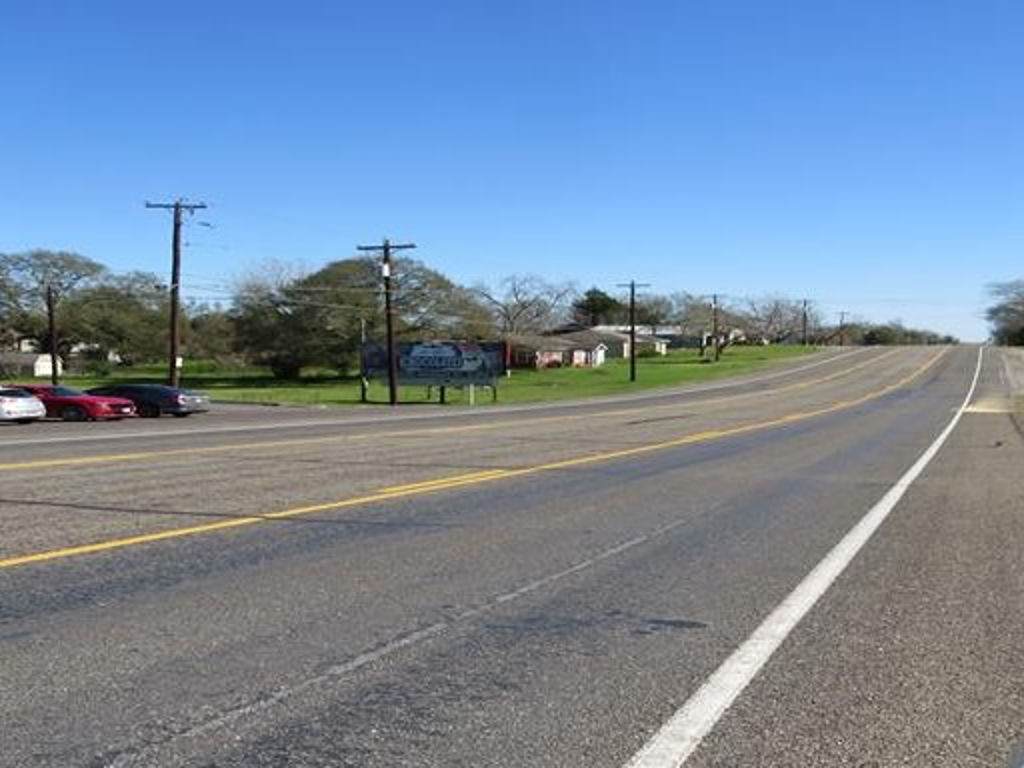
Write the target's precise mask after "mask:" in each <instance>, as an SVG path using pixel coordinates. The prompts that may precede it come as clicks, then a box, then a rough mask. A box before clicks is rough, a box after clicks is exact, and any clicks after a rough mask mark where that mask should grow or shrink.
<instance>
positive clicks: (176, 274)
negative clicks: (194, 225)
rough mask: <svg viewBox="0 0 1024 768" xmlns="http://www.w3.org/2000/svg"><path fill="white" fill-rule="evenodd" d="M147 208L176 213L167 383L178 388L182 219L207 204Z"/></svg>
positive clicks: (158, 204)
mask: <svg viewBox="0 0 1024 768" xmlns="http://www.w3.org/2000/svg"><path fill="white" fill-rule="evenodd" d="M146 207H147V208H163V209H167V210H171V211H173V212H174V227H173V229H172V231H171V297H170V299H171V301H170V318H169V325H170V327H169V329H168V337H169V341H168V349H167V383H168V384H169V385H170V386H172V387H176V386H178V384H179V383H180V382H181V366H180V365H179V357H180V356H181V355H180V353H179V351H178V350H179V347H180V346H181V328H180V323H179V321H178V315H179V314H180V306H181V219H182V212H184V211H188V212H189V214H192V213H195V212H196V211H198V210H201V209H203V208H206V204H205V203H186V202H184V201H183V200H180V199H179V200H175V201H174V202H173V203H150V202H148V201H147V202H146Z"/></svg>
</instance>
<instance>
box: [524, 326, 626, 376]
mask: <svg viewBox="0 0 1024 768" xmlns="http://www.w3.org/2000/svg"><path fill="white" fill-rule="evenodd" d="M508 344H509V358H510V366H511V367H512V368H537V369H540V368H562V367H573V368H596V367H598V366H601V365H604V361H605V357H606V355H607V353H608V347H607V345H605V344H603V343H602V342H601V341H600V340H599V339H592V338H573V337H572V336H571V335H568V334H563V335H560V336H515V337H512V338H509V339H508Z"/></svg>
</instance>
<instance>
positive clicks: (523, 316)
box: [475, 275, 575, 337]
mask: <svg viewBox="0 0 1024 768" xmlns="http://www.w3.org/2000/svg"><path fill="white" fill-rule="evenodd" d="M499 289H500V290H498V291H492V290H490V289H488V288H487V287H486V286H478V287H477V288H476V289H475V291H476V293H477V295H478V296H479V297H480V298H481V299H482V300H483V301H484V303H485V304H486V305H487V306H488V307H489V308H490V311H491V313H492V314H493V316H494V320H495V323H496V324H497V326H498V330H499V332H500V333H501V335H502V336H505V337H507V336H517V335H522V334H527V333H540V332H542V331H545V330H548V329H550V328H552V327H553V326H555V325H557V324H558V323H560V322H562V321H564V320H565V319H566V318H567V317H568V316H569V312H570V309H571V303H572V298H573V295H574V293H575V290H574V289H573V287H572V286H571V285H568V284H563V285H554V284H551V283H547V282H545V281H544V280H542V279H541V278H539V277H536V276H533V275H527V276H523V275H513V276H511V277H507V278H505V279H504V280H503V281H502V283H501V285H500V286H499Z"/></svg>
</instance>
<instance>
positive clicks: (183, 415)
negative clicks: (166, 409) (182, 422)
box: [174, 413, 190, 419]
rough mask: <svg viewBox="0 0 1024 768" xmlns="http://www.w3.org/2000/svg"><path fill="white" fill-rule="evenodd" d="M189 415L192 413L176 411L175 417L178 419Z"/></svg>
mask: <svg viewBox="0 0 1024 768" xmlns="http://www.w3.org/2000/svg"><path fill="white" fill-rule="evenodd" d="M189 415H190V414H187V413H176V414H174V418H176V419H184V418H185V417H186V416H189Z"/></svg>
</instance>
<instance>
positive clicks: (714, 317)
mask: <svg viewBox="0 0 1024 768" xmlns="http://www.w3.org/2000/svg"><path fill="white" fill-rule="evenodd" d="M711 346H712V349H713V350H714V355H715V362H716V363H717V362H718V361H719V360H720V359H721V357H722V348H721V345H720V344H719V343H718V294H717V293H713V294H711Z"/></svg>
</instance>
